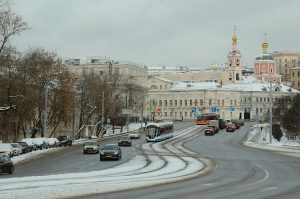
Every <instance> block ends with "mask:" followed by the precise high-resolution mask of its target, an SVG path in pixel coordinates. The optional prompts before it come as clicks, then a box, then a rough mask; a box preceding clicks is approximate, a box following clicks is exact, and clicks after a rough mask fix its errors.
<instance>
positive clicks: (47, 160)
mask: <svg viewBox="0 0 300 199" xmlns="http://www.w3.org/2000/svg"><path fill="white" fill-rule="evenodd" d="M193 124H194V122H175V123H174V130H177V129H181V128H185V127H187V126H191V125H193ZM144 138H145V136H144V133H141V138H140V139H136V140H132V145H133V146H132V147H121V148H122V159H121V160H119V161H115V160H113V161H109V160H107V161H99V154H83V144H79V145H73V146H71V147H69V146H68V147H63V148H61V149H60V150H59V152H53V153H47V154H46V155H44V156H42V157H38V158H36V159H33V160H29V161H27V162H24V163H21V164H18V165H16V166H15V172H14V174H12V175H7V174H0V178H11V177H24V176H43V175H53V174H65V173H78V172H89V171H97V170H102V169H106V168H111V167H113V166H116V165H119V164H123V163H124V162H126V161H128V160H130V159H131V158H133V157H134V156H135V155H136V151H135V147H134V146H138V145H139V144H140V143H142V142H144V140H145V139H144ZM117 141H118V138H117V137H113V138H105V139H101V140H99V145H100V147H101V146H103V145H104V144H108V143H117Z"/></svg>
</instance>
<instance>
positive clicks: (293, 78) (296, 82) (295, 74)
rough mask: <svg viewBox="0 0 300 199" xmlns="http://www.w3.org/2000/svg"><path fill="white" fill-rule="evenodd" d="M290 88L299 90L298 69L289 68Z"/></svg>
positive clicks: (299, 68)
mask: <svg viewBox="0 0 300 199" xmlns="http://www.w3.org/2000/svg"><path fill="white" fill-rule="evenodd" d="M290 71H291V80H290V82H291V85H290V86H291V87H292V88H293V89H296V90H298V91H299V90H300V67H295V68H291V69H290Z"/></svg>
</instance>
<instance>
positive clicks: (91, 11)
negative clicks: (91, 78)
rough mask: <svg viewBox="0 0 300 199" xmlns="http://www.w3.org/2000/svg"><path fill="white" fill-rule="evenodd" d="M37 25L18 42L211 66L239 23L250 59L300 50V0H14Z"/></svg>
mask: <svg viewBox="0 0 300 199" xmlns="http://www.w3.org/2000/svg"><path fill="white" fill-rule="evenodd" d="M12 8H13V10H14V11H15V12H16V13H17V14H18V15H20V16H21V17H22V18H23V19H24V21H26V22H27V23H28V25H29V26H30V27H31V29H30V30H27V31H26V32H23V33H22V34H21V35H20V36H17V37H14V38H13V43H14V44H15V45H16V46H17V47H18V49H20V50H22V51H24V50H26V49H28V48H30V47H42V48H45V49H46V50H48V51H54V52H56V53H57V54H58V55H59V56H61V57H63V58H69V57H72V58H83V57H85V56H107V57H111V58H112V59H113V60H130V61H134V62H136V63H143V64H145V65H148V66H162V65H165V66H179V65H181V66H193V67H201V68H204V67H208V66H209V65H210V64H213V63H222V62H225V61H226V57H227V54H228V52H229V51H230V50H231V38H232V35H233V29H234V25H237V37H238V48H239V49H240V51H241V53H242V55H243V60H244V65H247V66H252V65H253V60H254V59H255V57H256V56H257V55H258V54H260V53H261V42H262V41H263V39H264V36H263V35H264V32H265V31H266V32H267V33H268V36H267V38H268V41H269V43H270V47H269V51H275V50H277V51H282V50H289V51H300V21H299V20H300V11H299V10H300V1H299V0H288V1H285V0H281V1H279V0H248V1H246V0H14V2H13V5H12Z"/></svg>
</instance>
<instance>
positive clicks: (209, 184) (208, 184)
mask: <svg viewBox="0 0 300 199" xmlns="http://www.w3.org/2000/svg"><path fill="white" fill-rule="evenodd" d="M201 185H204V186H211V185H213V183H207V184H201Z"/></svg>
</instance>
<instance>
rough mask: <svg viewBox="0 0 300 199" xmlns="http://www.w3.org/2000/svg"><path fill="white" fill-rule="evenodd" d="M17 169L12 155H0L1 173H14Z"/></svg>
mask: <svg viewBox="0 0 300 199" xmlns="http://www.w3.org/2000/svg"><path fill="white" fill-rule="evenodd" d="M14 170H15V167H14V163H13V162H12V161H11V159H10V157H8V156H6V155H0V173H9V174H13V173H14Z"/></svg>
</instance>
